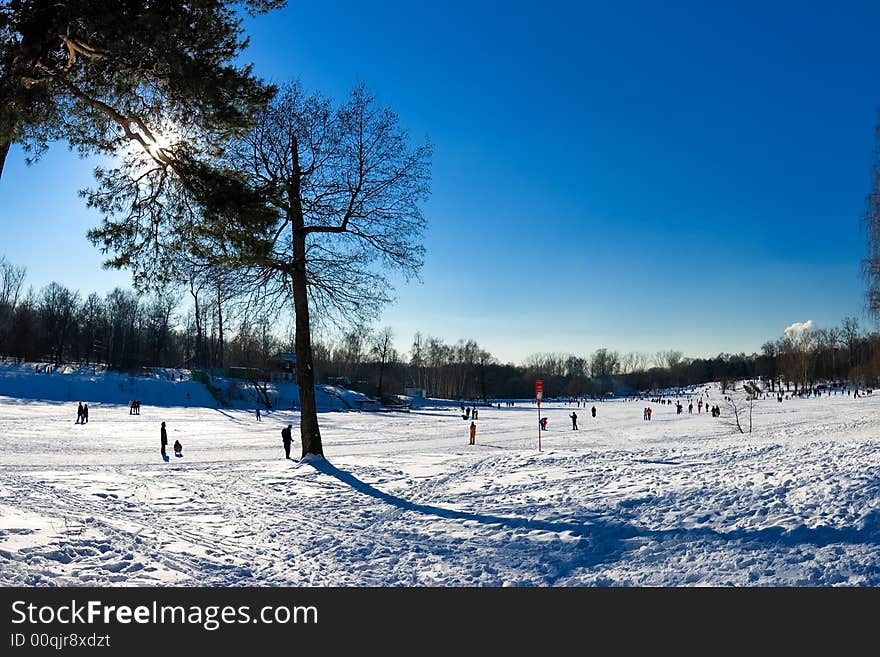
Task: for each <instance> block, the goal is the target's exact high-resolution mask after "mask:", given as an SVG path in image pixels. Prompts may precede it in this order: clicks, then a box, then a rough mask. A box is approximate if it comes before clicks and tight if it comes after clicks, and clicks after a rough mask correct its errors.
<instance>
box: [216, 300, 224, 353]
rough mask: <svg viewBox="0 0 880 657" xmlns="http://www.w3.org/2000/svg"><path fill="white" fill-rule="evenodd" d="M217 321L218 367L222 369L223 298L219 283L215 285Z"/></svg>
mask: <svg viewBox="0 0 880 657" xmlns="http://www.w3.org/2000/svg"><path fill="white" fill-rule="evenodd" d="M217 323H218V325H219V327H220V343H219V344H218V345H217V350H218V355H219V358H218V360H219V361H220V363H219V364H220V369H221V370H222V369H223V300H222V299H221V297H220V285H219V284H218V285H217Z"/></svg>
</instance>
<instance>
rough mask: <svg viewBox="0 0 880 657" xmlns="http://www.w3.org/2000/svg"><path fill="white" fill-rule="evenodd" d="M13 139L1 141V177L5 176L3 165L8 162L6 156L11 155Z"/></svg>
mask: <svg viewBox="0 0 880 657" xmlns="http://www.w3.org/2000/svg"><path fill="white" fill-rule="evenodd" d="M11 146H12V142H11V141H7V142H0V179H2V178H3V166H4V165H5V164H6V156H7V155H9V149H10V147H11Z"/></svg>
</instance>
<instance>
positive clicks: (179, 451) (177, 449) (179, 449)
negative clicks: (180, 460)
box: [174, 440, 183, 456]
mask: <svg viewBox="0 0 880 657" xmlns="http://www.w3.org/2000/svg"><path fill="white" fill-rule="evenodd" d="M174 456H183V445H181V444H180V441H179V440H175V441H174Z"/></svg>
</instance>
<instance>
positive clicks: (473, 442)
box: [470, 422, 477, 445]
mask: <svg viewBox="0 0 880 657" xmlns="http://www.w3.org/2000/svg"><path fill="white" fill-rule="evenodd" d="M470 444H471V445H476V444H477V425H476V424H474V423H473V422H471V442H470Z"/></svg>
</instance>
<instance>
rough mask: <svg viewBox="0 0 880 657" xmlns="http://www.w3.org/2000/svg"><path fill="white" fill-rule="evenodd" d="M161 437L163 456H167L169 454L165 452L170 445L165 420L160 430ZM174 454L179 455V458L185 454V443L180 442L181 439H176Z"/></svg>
mask: <svg viewBox="0 0 880 657" xmlns="http://www.w3.org/2000/svg"><path fill="white" fill-rule="evenodd" d="M159 439H160V443H161V452H162V458H165V457H166V456H168V455H167V454H166V453H165V447H166V446H167V445H168V431H167V430H166V429H165V423H164V422H163V423H162V428H161V430H160V431H159ZM174 456H177V457H178V458H180V457H182V456H183V445H181V444H180V441H179V440H175V441H174Z"/></svg>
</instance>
